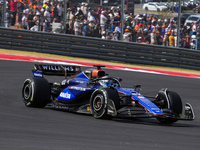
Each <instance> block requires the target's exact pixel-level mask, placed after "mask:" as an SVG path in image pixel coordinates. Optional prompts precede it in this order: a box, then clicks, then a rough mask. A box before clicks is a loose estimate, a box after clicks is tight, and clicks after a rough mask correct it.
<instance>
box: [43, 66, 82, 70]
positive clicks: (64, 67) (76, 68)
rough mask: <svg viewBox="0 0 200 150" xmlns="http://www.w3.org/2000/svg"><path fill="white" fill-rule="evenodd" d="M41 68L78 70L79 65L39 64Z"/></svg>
mask: <svg viewBox="0 0 200 150" xmlns="http://www.w3.org/2000/svg"><path fill="white" fill-rule="evenodd" d="M41 68H42V70H46V71H49V70H51V71H61V70H62V69H64V70H67V71H76V72H78V71H80V67H76V66H59V65H41Z"/></svg>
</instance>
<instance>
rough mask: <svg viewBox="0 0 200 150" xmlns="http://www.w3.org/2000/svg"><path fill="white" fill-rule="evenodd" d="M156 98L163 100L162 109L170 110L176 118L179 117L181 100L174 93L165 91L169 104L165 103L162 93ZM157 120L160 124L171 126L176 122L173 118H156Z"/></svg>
mask: <svg viewBox="0 0 200 150" xmlns="http://www.w3.org/2000/svg"><path fill="white" fill-rule="evenodd" d="M159 94H160V95H158V97H159V98H160V99H163V100H164V106H163V107H164V108H170V109H171V110H172V111H173V113H175V114H176V115H177V116H180V115H181V113H182V100H181V98H180V96H179V95H178V94H177V93H176V92H172V91H167V98H168V100H169V102H167V98H166V96H165V95H164V94H163V93H159ZM157 120H158V121H159V122H160V123H166V124H172V123H174V122H176V121H178V120H177V119H175V118H160V117H158V118H157Z"/></svg>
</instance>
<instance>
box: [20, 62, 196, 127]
mask: <svg viewBox="0 0 200 150" xmlns="http://www.w3.org/2000/svg"><path fill="white" fill-rule="evenodd" d="M102 67H105V66H101V65H94V67H93V68H91V69H87V70H84V71H81V68H80V67H79V66H66V65H52V64H35V65H34V69H33V71H32V72H33V77H30V78H27V79H26V80H25V81H24V84H23V88H22V98H23V102H24V103H25V105H26V106H27V107H39V108H43V107H50V108H55V109H63V110H67V111H71V112H77V113H85V114H92V115H93V116H94V117H95V118H113V117H118V118H126V117H129V118H150V117H154V118H156V119H157V120H158V121H159V122H161V123H167V124H171V123H174V122H176V121H177V120H194V118H195V116H194V112H193V109H192V106H191V105H190V104H189V103H186V104H185V110H184V115H182V109H183V108H182V100H181V98H180V96H179V95H178V94H177V93H175V92H172V91H168V90H167V88H164V89H161V90H160V91H159V92H158V94H157V95H156V96H155V97H146V96H143V95H141V94H140V92H139V91H140V89H141V86H140V85H134V87H133V88H122V87H121V84H120V82H121V81H122V79H121V78H119V77H109V76H107V74H106V73H105V71H104V70H102ZM44 75H57V76H58V75H62V76H65V79H64V80H63V81H61V82H60V83H58V82H55V83H49V82H48V81H47V79H45V78H44ZM68 76H71V77H70V78H69V79H67V77H68Z"/></svg>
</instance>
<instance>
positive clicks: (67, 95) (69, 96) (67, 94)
mask: <svg viewBox="0 0 200 150" xmlns="http://www.w3.org/2000/svg"><path fill="white" fill-rule="evenodd" d="M60 97H64V98H67V99H70V98H71V94H69V93H68V92H67V93H64V92H61V93H60Z"/></svg>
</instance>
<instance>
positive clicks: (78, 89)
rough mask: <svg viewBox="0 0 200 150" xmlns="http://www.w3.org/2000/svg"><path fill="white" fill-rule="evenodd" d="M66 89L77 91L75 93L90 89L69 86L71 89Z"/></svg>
mask: <svg viewBox="0 0 200 150" xmlns="http://www.w3.org/2000/svg"><path fill="white" fill-rule="evenodd" d="M68 89H72V90H77V91H86V90H88V89H90V88H83V87H77V86H71V87H68Z"/></svg>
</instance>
